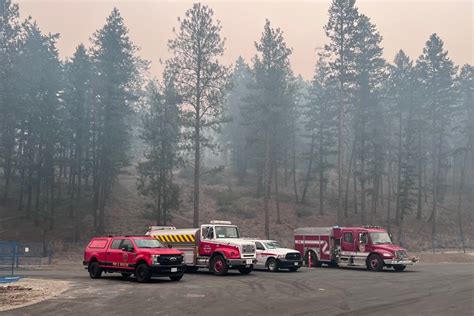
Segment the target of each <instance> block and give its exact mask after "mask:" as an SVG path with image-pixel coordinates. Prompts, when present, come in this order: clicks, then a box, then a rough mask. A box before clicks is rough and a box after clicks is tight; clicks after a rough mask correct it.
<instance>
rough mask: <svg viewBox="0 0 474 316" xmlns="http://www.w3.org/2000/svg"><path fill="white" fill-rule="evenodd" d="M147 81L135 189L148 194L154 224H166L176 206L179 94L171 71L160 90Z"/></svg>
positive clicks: (177, 192) (177, 204) (177, 194)
mask: <svg viewBox="0 0 474 316" xmlns="http://www.w3.org/2000/svg"><path fill="white" fill-rule="evenodd" d="M158 89H159V88H158V85H157V83H155V82H150V83H149V85H148V89H147V97H146V101H145V102H146V103H145V111H144V112H145V113H144V117H143V129H142V133H141V138H142V139H143V141H144V142H145V144H146V148H147V149H146V151H145V161H143V162H140V163H139V164H138V172H139V174H140V178H139V180H138V190H139V192H140V194H141V195H143V196H144V197H146V198H148V200H149V201H150V203H149V204H148V207H150V208H151V209H152V211H153V214H154V215H155V219H156V224H157V225H166V223H167V221H168V219H169V216H170V215H169V211H170V210H171V209H176V208H178V206H179V190H178V186H177V185H176V184H174V183H173V169H174V167H176V166H177V165H178V164H179V163H180V161H181V159H180V157H179V155H178V143H179V139H180V128H181V125H180V120H179V109H178V103H179V98H178V96H177V94H176V90H175V87H174V74H172V73H170V72H167V73H165V76H164V79H163V92H162V93H160V92H159V90H158Z"/></svg>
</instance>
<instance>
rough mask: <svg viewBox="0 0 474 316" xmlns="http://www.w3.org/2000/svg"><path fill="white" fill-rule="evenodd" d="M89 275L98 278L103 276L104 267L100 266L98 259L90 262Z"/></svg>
mask: <svg viewBox="0 0 474 316" xmlns="http://www.w3.org/2000/svg"><path fill="white" fill-rule="evenodd" d="M88 270H89V276H90V277H91V279H98V278H100V277H101V276H102V268H101V267H100V266H99V263H98V262H97V261H93V262H91V263H90V264H89V269H88Z"/></svg>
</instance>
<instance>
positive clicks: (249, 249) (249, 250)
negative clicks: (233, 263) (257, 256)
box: [242, 244, 255, 253]
mask: <svg viewBox="0 0 474 316" xmlns="http://www.w3.org/2000/svg"><path fill="white" fill-rule="evenodd" d="M254 252H255V245H252V244H249V245H242V253H254Z"/></svg>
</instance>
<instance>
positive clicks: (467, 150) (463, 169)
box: [458, 144, 470, 253]
mask: <svg viewBox="0 0 474 316" xmlns="http://www.w3.org/2000/svg"><path fill="white" fill-rule="evenodd" d="M469 148H470V144H468V146H467V147H466V152H465V153H464V159H463V164H462V169H461V180H460V183H459V196H458V225H459V237H460V239H461V244H462V251H463V252H464V253H466V244H465V242H464V232H463V229H462V222H463V218H462V211H461V204H462V193H463V190H464V174H465V173H466V165H467V157H468V153H469Z"/></svg>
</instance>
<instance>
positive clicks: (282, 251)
mask: <svg viewBox="0 0 474 316" xmlns="http://www.w3.org/2000/svg"><path fill="white" fill-rule="evenodd" d="M253 241H254V242H255V247H256V248H257V263H256V264H254V268H255V269H268V271H270V272H276V271H278V270H279V269H288V270H290V271H291V272H295V271H297V270H298V269H299V268H300V267H301V266H302V265H303V259H302V256H301V254H300V252H299V251H298V250H295V249H289V248H283V247H282V246H281V245H280V243H279V242H278V241H275V240H258V239H254V240H253Z"/></svg>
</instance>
